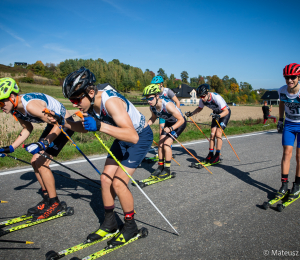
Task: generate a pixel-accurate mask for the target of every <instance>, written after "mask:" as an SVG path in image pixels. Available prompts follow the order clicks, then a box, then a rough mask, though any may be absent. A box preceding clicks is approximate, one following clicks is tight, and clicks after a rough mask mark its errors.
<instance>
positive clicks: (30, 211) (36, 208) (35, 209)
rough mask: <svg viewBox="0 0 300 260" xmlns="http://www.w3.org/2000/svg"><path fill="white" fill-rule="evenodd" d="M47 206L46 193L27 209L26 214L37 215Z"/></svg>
mask: <svg viewBox="0 0 300 260" xmlns="http://www.w3.org/2000/svg"><path fill="white" fill-rule="evenodd" d="M48 206H49V196H48V194H46V195H45V194H43V200H42V201H41V202H39V203H38V204H37V205H36V206H34V207H32V208H30V209H28V210H27V216H32V215H39V214H42V213H44V212H45V211H46V208H48Z"/></svg>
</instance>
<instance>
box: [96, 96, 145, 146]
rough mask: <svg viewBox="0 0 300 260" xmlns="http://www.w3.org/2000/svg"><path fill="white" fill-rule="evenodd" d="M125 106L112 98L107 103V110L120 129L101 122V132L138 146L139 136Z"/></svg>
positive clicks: (120, 101) (117, 99) (119, 100)
mask: <svg viewBox="0 0 300 260" xmlns="http://www.w3.org/2000/svg"><path fill="white" fill-rule="evenodd" d="M124 105H125V103H124V102H123V101H122V100H121V99H119V98H111V99H109V100H107V101H106V103H105V106H106V110H107V112H108V113H109V114H110V116H111V117H112V118H113V120H114V122H115V123H116V124H117V126H118V127H116V126H112V125H109V124H105V123H102V122H101V127H100V131H101V132H102V133H106V134H109V135H111V136H113V137H114V138H116V139H119V140H122V141H125V142H130V143H134V144H136V143H137V142H138V140H139V135H138V134H137V132H136V130H135V129H134V126H133V124H132V121H131V119H130V117H129V115H128V113H127V111H126V108H125V106H124Z"/></svg>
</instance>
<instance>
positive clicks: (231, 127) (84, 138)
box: [0, 118, 276, 170]
mask: <svg viewBox="0 0 300 260" xmlns="http://www.w3.org/2000/svg"><path fill="white" fill-rule="evenodd" d="M208 124H209V123H208ZM151 128H152V130H153V133H154V140H155V141H158V138H159V126H158V125H153V126H151ZM200 128H201V129H202V131H203V132H204V134H205V135H206V136H207V137H209V135H210V126H206V125H200ZM275 128H276V124H274V123H269V125H266V126H264V125H263V124H262V119H257V120H253V119H251V118H249V119H247V120H243V121H230V122H229V124H228V127H227V128H226V129H225V134H226V135H235V134H242V133H249V132H256V131H266V130H270V129H275ZM41 133H42V130H33V132H32V134H31V135H30V136H29V138H28V139H27V140H26V144H29V143H32V142H36V141H37V140H38V138H39V136H40V135H41ZM18 134H19V132H13V133H10V138H9V139H13V138H16V137H17V135H18ZM100 137H101V138H102V140H103V141H104V142H105V143H106V145H107V146H108V147H110V146H111V145H112V142H113V140H114V139H113V138H112V137H110V136H108V135H105V134H102V133H100ZM204 138H205V137H204V136H203V135H202V133H201V132H200V131H199V130H198V129H197V128H196V126H195V125H194V124H193V123H187V127H186V129H185V130H184V132H183V133H182V134H181V135H180V137H179V138H178V141H180V142H186V141H192V140H199V139H204ZM72 139H73V140H74V142H75V143H76V144H77V145H78V147H79V148H80V149H81V150H82V151H83V153H84V154H85V155H87V156H88V155H99V154H106V153H107V152H106V151H105V149H104V148H103V147H102V145H101V144H100V143H99V141H98V140H97V139H96V137H95V136H94V134H93V133H87V134H81V133H74V135H73V136H72ZM5 145H9V143H7V144H5ZM12 155H13V156H15V157H17V158H20V159H22V160H25V161H28V162H30V159H31V157H32V155H31V154H29V153H28V152H26V151H25V149H22V148H18V149H16V151H15V152H14V153H13V154H12ZM77 157H81V154H80V153H79V152H78V151H77V149H76V148H75V147H74V146H73V145H72V144H71V142H68V143H67V144H66V145H65V147H64V148H63V149H62V151H61V152H60V154H59V155H58V157H57V158H55V159H57V160H58V161H65V160H70V159H75V158H77ZM24 165H26V164H24V163H20V162H19V161H16V160H13V159H11V158H8V157H4V158H1V159H0V169H1V170H4V169H6V168H12V167H15V166H24Z"/></svg>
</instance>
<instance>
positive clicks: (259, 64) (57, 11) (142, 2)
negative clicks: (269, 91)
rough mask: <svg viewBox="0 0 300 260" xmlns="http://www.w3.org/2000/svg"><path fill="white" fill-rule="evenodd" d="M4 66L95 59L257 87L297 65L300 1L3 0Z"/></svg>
mask: <svg viewBox="0 0 300 260" xmlns="http://www.w3.org/2000/svg"><path fill="white" fill-rule="evenodd" d="M0 7H1V12H0V39H1V42H0V63H1V64H5V65H8V64H9V63H14V62H15V61H22V62H27V63H34V62H36V61H37V60H41V61H42V62H43V63H44V64H45V63H47V62H52V63H55V64H57V63H59V62H61V61H64V60H66V59H75V58H82V59H90V58H91V59H97V58H101V59H103V60H105V61H107V62H109V61H111V60H112V59H119V60H120V62H123V63H125V64H130V65H131V66H135V67H139V68H141V69H142V70H143V71H145V69H150V70H152V71H153V72H155V73H157V71H158V69H159V68H163V69H164V70H165V72H166V73H167V75H168V76H170V74H171V73H173V74H175V77H177V78H180V73H181V72H182V71H184V70H185V71H187V72H188V74H189V77H197V76H198V75H205V76H208V75H210V76H212V75H218V76H219V77H220V78H222V77H223V76H225V75H228V76H229V77H235V78H236V79H237V81H238V83H239V82H240V81H246V82H248V83H250V84H251V85H252V86H253V88H254V89H258V88H279V87H280V86H282V85H284V84H285V81H284V78H283V76H282V69H283V68H284V66H285V65H287V64H289V63H292V62H296V63H300V60H299V59H300V58H299V55H298V49H299V45H300V43H299V42H300V33H299V32H300V29H299V10H300V1H283V0H280V1H279V0H274V1H269V0H261V1H255V0H252V1H240V0H239V1H224V0H223V1H218V0H215V1H214V0H212V1H208V0H207V1H200V0H197V1H192V0H185V1H183V0H181V1H178V0H170V1H169V0H161V1H156V0H151V1H150V0H139V1H138V0H128V1H127V0H92V1H90V0H86V1H78V0H72V1H69V0H64V1H56V0H53V1H40V0H39V1H30V0H27V1H23V0H1V4H0Z"/></svg>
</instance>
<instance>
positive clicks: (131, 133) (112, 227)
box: [52, 67, 153, 246]
mask: <svg viewBox="0 0 300 260" xmlns="http://www.w3.org/2000/svg"><path fill="white" fill-rule="evenodd" d="M95 81H96V78H95V76H94V74H93V73H92V72H91V71H90V70H88V69H86V68H84V67H81V68H80V69H79V70H77V71H74V72H72V73H70V74H69V75H68V76H67V77H66V78H65V81H64V83H63V94H64V96H65V97H66V98H68V99H69V100H70V101H71V102H72V103H73V106H74V107H75V108H78V109H79V110H80V111H81V112H83V113H84V114H83V115H84V116H85V117H84V119H83V120H82V122H80V121H78V122H70V121H68V120H66V121H65V124H64V126H65V127H67V128H69V129H72V130H73V131H76V132H82V133H86V132H88V131H93V132H97V131H100V132H102V133H105V134H108V135H110V136H112V137H114V138H115V141H114V143H113V145H112V146H111V152H112V153H113V154H114V155H115V156H116V158H117V159H118V160H119V161H120V162H121V164H122V165H123V166H124V167H125V169H126V170H127V172H128V173H129V174H130V175H132V174H133V173H134V172H135V170H136V168H137V167H138V166H139V164H140V163H141V161H142V160H143V158H144V157H145V155H146V153H147V151H148V150H149V148H150V146H151V144H152V141H153V133H152V130H151V128H150V126H148V124H147V122H145V116H144V115H142V114H141V113H140V112H139V111H138V110H137V109H136V108H135V107H134V106H133V105H132V103H130V102H129V101H128V100H127V99H126V98H125V97H124V96H122V95H121V94H119V93H118V92H117V91H114V90H113V89H112V88H111V86H110V88H109V90H106V89H105V87H104V88H103V87H101V85H98V86H95V85H94V83H95ZM102 86H103V85H102ZM52 122H53V123H54V122H55V119H54V118H53V119H52ZM100 180H101V192H102V200H103V204H104V210H105V219H104V221H103V223H102V224H101V225H100V228H99V229H98V230H96V231H95V232H93V233H91V234H90V235H89V236H88V237H87V240H88V241H90V242H92V241H95V240H98V239H101V238H103V237H104V236H106V235H107V234H109V233H113V232H115V231H116V230H117V229H118V224H117V220H116V217H115V213H114V207H115V204H114V200H115V196H118V197H119V201H120V203H121V206H122V209H123V211H124V215H125V224H124V226H123V228H122V229H121V231H120V232H118V233H117V234H116V235H115V236H114V237H113V238H112V239H111V240H110V241H109V242H108V243H109V244H110V245H112V246H118V245H123V244H124V243H126V242H127V241H129V240H130V239H131V238H133V237H134V236H135V235H136V234H137V233H138V228H137V225H136V222H135V220H134V202H133V196H132V194H131V192H130V190H129V189H128V186H127V185H128V182H129V177H128V176H127V175H126V174H125V172H124V171H123V170H122V169H121V167H120V166H119V165H118V164H117V163H116V162H115V160H114V159H113V158H112V157H111V156H110V155H108V156H107V159H106V162H105V166H104V169H103V172H102V174H101V176H100Z"/></svg>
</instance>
